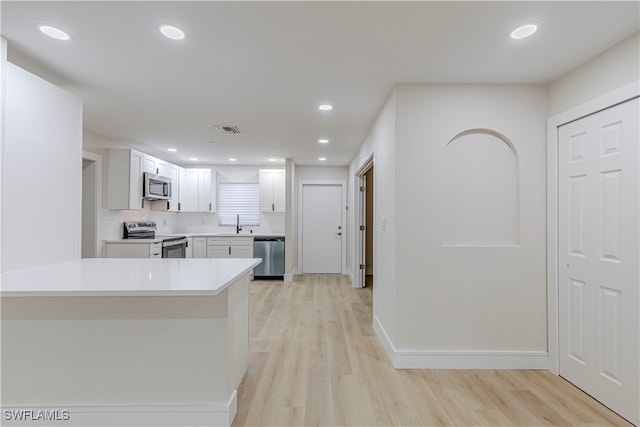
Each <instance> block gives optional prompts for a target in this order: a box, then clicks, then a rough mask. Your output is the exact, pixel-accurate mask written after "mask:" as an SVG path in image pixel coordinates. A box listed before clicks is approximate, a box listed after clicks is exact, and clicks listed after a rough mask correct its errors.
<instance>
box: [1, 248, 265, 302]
mask: <svg viewBox="0 0 640 427" xmlns="http://www.w3.org/2000/svg"><path fill="white" fill-rule="evenodd" d="M252 259H253V262H252V263H251V264H250V265H248V266H247V267H246V268H243V269H241V270H239V272H238V273H236V274H235V275H233V276H231V277H230V278H229V279H227V280H225V281H222V282H221V283H220V285H219V286H218V287H217V288H216V289H184V290H182V289H177V290H166V289H157V290H153V289H150V290H140V289H133V290H124V289H123V290H118V289H115V290H99V289H92V290H34V291H23V290H4V289H2V283H1V281H0V299H2V298H38V297H46V298H56V297H124V296H126V297H154V296H165V297H172V296H173V297H179V296H217V295H219V294H220V293H222V292H223V291H224V290H225V289H227V288H228V287H229V286H230V285H231V284H232V283H233V282H235V281H236V280H237V279H239V278H241V277H242V276H244V275H248V274H250V273H251V270H252V269H253V268H254V267H255V266H257V265H258V264H260V263H261V262H262V260H261V259H258V258H252Z"/></svg>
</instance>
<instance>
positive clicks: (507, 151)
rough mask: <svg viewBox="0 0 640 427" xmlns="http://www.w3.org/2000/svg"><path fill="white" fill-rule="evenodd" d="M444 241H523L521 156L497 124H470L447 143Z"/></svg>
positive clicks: (478, 244) (500, 243)
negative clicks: (475, 126) (491, 125)
mask: <svg viewBox="0 0 640 427" xmlns="http://www.w3.org/2000/svg"><path fill="white" fill-rule="evenodd" d="M442 166H443V168H444V170H443V172H444V176H445V177H446V179H444V180H443V183H442V186H443V191H442V193H441V194H442V213H443V217H442V240H441V241H442V245H443V246H453V247H513V246H518V245H519V244H520V233H519V229H520V209H519V207H520V161H519V156H518V151H517V149H516V147H515V146H514V144H513V143H512V142H511V141H510V140H509V139H508V138H507V137H506V136H505V135H503V134H502V133H500V132H498V131H495V130H493V129H484V128H478V129H469V130H465V131H464V132H460V133H459V134H457V135H456V136H454V137H453V138H451V140H450V141H449V142H448V143H447V145H446V146H445V150H444V159H443V164H442Z"/></svg>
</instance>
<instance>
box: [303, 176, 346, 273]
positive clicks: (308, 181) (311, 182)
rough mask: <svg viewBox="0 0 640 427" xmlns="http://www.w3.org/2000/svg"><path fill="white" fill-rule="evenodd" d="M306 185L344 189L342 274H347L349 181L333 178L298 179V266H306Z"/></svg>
mask: <svg viewBox="0 0 640 427" xmlns="http://www.w3.org/2000/svg"><path fill="white" fill-rule="evenodd" d="M305 185H339V186H340V189H341V191H342V202H341V203H342V213H341V218H340V220H341V221H342V239H341V249H340V250H341V251H342V254H341V263H340V264H341V265H340V274H345V272H346V271H347V237H348V233H347V232H348V230H347V214H346V213H347V194H346V190H347V181H343V180H331V179H322V180H316V179H304V180H303V179H301V180H299V181H298V268H299V269H300V271H301V272H303V270H304V266H303V265H302V255H303V254H302V250H303V246H302V240H303V239H304V236H303V235H302V224H303V218H302V215H303V213H304V210H303V202H304V200H303V195H304V186H305Z"/></svg>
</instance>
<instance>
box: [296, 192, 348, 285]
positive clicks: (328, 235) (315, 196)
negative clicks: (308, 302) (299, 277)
mask: <svg viewBox="0 0 640 427" xmlns="http://www.w3.org/2000/svg"><path fill="white" fill-rule="evenodd" d="M301 221H302V272H303V273H337V274H340V273H342V232H343V230H342V186H341V185H331V184H304V185H303V186H302V218H301Z"/></svg>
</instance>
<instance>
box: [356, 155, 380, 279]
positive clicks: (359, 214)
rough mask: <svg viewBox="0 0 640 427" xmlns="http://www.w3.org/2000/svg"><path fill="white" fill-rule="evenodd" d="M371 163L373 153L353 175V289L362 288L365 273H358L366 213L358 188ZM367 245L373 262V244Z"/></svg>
mask: <svg viewBox="0 0 640 427" xmlns="http://www.w3.org/2000/svg"><path fill="white" fill-rule="evenodd" d="M373 163H374V157H373V153H372V154H371V155H369V157H367V159H366V160H365V161H364V162H363V163H362V165H361V166H360V167H359V168H358V170H357V172H356V173H355V175H356V179H355V182H356V188H354V189H353V190H354V200H355V203H354V204H355V212H354V216H353V218H354V223H353V226H354V233H353V238H354V239H355V242H356V244H355V260H356V262H355V264H354V266H355V268H356V271H355V272H354V277H355V280H352V286H353V287H354V288H364V285H365V283H364V280H365V279H364V276H365V273H363V272H361V271H360V263H361V261H362V260H364V259H365V258H366V256H365V253H364V250H365V239H366V231H364V232H363V231H360V225H361V224H362V221H365V222H366V218H363V217H364V215H365V213H366V203H367V201H366V198H363V197H362V195H361V194H360V188H359V187H361V186H362V185H364V181H365V175H366V173H367V172H368V171H369V169H371V168H372V167H373ZM374 179H375V172H374ZM374 188H375V184H374ZM366 191H370V190H369V189H365V192H366ZM373 203H374V209H373V215H374V220H373V224H375V211H376V210H375V199H374V201H373ZM373 224H365V225H366V226H367V227H373ZM373 232H374V233H375V228H374V230H373ZM374 241H375V237H374ZM368 244H370V245H372V246H373V251H374V260H375V250H376V249H375V245H374V243H373V242H368ZM373 268H374V269H375V262H374V267H373ZM374 277H375V272H374Z"/></svg>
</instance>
